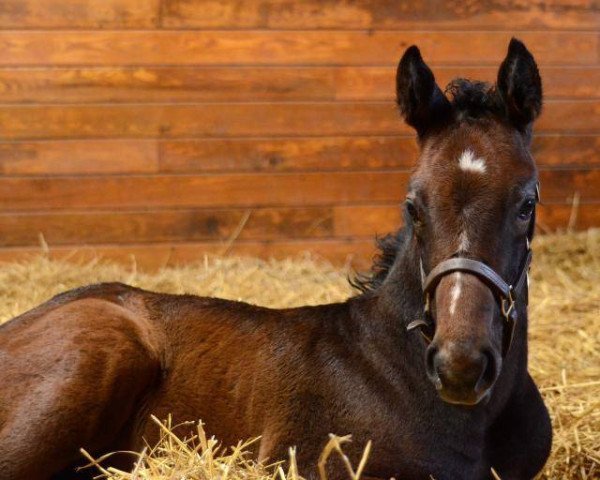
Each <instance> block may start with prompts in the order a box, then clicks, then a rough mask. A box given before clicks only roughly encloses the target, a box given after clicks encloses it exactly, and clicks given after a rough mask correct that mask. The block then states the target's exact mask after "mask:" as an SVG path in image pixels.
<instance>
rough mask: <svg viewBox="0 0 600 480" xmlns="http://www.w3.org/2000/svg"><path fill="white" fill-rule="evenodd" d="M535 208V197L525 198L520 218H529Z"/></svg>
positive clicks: (520, 210)
mask: <svg viewBox="0 0 600 480" xmlns="http://www.w3.org/2000/svg"><path fill="white" fill-rule="evenodd" d="M534 208H535V200H534V199H533V198H528V199H527V200H525V202H523V205H521V208H520V209H519V220H529V218H530V217H531V214H532V213H533V209H534Z"/></svg>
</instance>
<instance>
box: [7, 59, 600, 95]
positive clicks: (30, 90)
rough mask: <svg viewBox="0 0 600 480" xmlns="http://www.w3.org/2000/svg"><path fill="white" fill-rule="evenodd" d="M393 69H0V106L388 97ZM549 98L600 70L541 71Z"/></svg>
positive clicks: (588, 85) (485, 70)
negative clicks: (9, 104)
mask: <svg viewBox="0 0 600 480" xmlns="http://www.w3.org/2000/svg"><path fill="white" fill-rule="evenodd" d="M497 72H498V69H497V68H496V67H468V66H466V67H437V68H435V74H436V78H437V80H438V83H439V84H440V85H441V86H442V87H443V86H445V85H446V84H448V82H450V81H451V80H452V79H454V78H458V77H463V78H470V79H477V80H483V81H489V82H494V81H495V77H496V75H497ZM395 74H396V69H395V68H394V67H186V66H180V67H89V68H40V67H26V68H3V69H0V103H79V104H81V103H116V102H125V103H138V102H139V103H144V102H150V103H156V102H177V103H192V102H266V101H286V102H290V101H298V100H302V101H335V100H341V101H356V100H360V101H372V100H379V101H382V100H386V101H393V100H394V96H395ZM541 75H542V78H543V80H544V95H545V97H546V99H555V98H559V99H560V98H566V99H572V98H582V99H585V98H600V88H598V85H600V67H571V68H559V67H545V68H542V69H541Z"/></svg>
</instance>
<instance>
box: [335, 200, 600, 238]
mask: <svg viewBox="0 0 600 480" xmlns="http://www.w3.org/2000/svg"><path fill="white" fill-rule="evenodd" d="M333 218H334V221H333V225H334V234H335V236H338V237H342V238H348V237H370V236H371V237H372V236H374V235H377V236H382V235H385V234H387V233H389V232H394V231H396V229H398V228H399V227H400V225H401V224H402V223H403V219H402V208H401V207H400V205H396V204H392V205H347V206H343V205H339V206H336V207H335V208H334V217H333ZM536 220H537V226H538V233H550V232H556V231H566V230H569V229H577V230H585V229H588V228H594V227H597V226H598V225H600V204H598V203H588V204H579V205H574V204H557V203H542V204H540V205H539V206H538V208H537V219H536Z"/></svg>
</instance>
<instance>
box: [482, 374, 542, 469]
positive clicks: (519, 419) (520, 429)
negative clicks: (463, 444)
mask: <svg viewBox="0 0 600 480" xmlns="http://www.w3.org/2000/svg"><path fill="white" fill-rule="evenodd" d="M490 444H491V464H492V466H493V467H494V469H495V470H496V472H498V474H499V475H500V478H502V479H503V480H511V479H529V478H533V477H534V476H535V475H536V474H537V473H538V472H539V471H540V470H541V469H542V468H543V466H544V464H545V463H546V460H547V459H548V455H549V454H550V447H551V445H552V425H551V423H550V416H549V415H548V410H547V409H546V406H545V405H544V403H543V401H542V397H541V395H540V392H539V390H538V389H537V387H536V386H535V384H534V383H533V380H532V379H531V377H530V376H529V375H527V379H526V381H525V385H524V386H523V387H521V389H519V391H517V392H515V394H514V395H513V397H512V399H511V400H510V401H509V403H508V405H507V407H506V408H505V410H504V411H503V412H502V414H501V415H500V417H499V418H498V420H497V421H496V423H495V424H494V426H493V427H492V438H491V442H490Z"/></svg>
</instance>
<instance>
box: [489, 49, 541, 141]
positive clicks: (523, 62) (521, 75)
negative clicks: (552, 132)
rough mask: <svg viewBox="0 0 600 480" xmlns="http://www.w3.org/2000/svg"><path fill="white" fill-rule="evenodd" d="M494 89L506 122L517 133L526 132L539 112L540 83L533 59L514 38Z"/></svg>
mask: <svg viewBox="0 0 600 480" xmlns="http://www.w3.org/2000/svg"><path fill="white" fill-rule="evenodd" d="M497 88H498V92H499V93H500V96H501V97H502V101H503V102H504V105H505V107H506V114H507V115H508V118H509V120H510V121H511V122H512V123H513V125H514V126H515V127H516V128H517V129H519V130H521V131H525V130H527V129H528V127H529V126H530V124H531V123H532V122H533V121H534V120H535V119H536V118H537V117H538V115H539V114H540V112H541V111H542V79H541V78H540V72H539V71H538V67H537V65H536V63H535V60H534V59H533V55H531V53H529V50H527V48H526V47H525V45H524V44H523V43H522V42H520V41H519V40H517V39H516V38H513V39H512V40H511V41H510V44H509V46H508V54H507V55H506V58H505V59H504V61H503V62H502V65H500V70H499V71H498V80H497Z"/></svg>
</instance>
